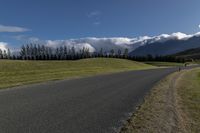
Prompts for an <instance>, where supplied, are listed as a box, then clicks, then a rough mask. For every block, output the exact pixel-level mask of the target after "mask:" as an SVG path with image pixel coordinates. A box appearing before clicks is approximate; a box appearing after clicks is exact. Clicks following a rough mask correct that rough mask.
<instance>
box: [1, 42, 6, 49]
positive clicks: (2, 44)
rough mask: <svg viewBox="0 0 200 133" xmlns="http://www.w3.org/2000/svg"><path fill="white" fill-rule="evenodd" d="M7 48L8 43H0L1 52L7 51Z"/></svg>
mask: <svg viewBox="0 0 200 133" xmlns="http://www.w3.org/2000/svg"><path fill="white" fill-rule="evenodd" d="M7 46H8V43H6V42H0V49H1V50H7Z"/></svg>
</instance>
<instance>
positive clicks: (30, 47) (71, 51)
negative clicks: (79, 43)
mask: <svg viewBox="0 0 200 133" xmlns="http://www.w3.org/2000/svg"><path fill="white" fill-rule="evenodd" d="M97 57H104V58H122V59H129V60H135V61H164V62H185V60H184V58H176V57H173V56H152V55H147V56H130V55H129V51H128V49H124V50H123V51H122V50H120V49H118V50H117V51H115V50H114V49H111V50H110V51H104V50H103V48H101V49H100V50H99V51H97V52H92V53H91V52H89V49H88V48H86V47H83V48H82V49H80V50H79V51H76V49H75V47H71V48H69V47H66V46H60V47H57V48H51V47H47V46H45V45H39V44H37V45H36V44H27V45H22V47H21V49H20V51H19V53H18V54H14V53H13V54H12V53H11V51H10V49H7V50H1V49H0V59H11V60H78V59H84V58H97Z"/></svg>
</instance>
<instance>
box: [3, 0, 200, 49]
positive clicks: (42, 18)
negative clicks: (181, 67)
mask: <svg viewBox="0 0 200 133" xmlns="http://www.w3.org/2000/svg"><path fill="white" fill-rule="evenodd" d="M199 6H200V1H199V0H1V1H0V42H7V43H9V44H12V45H14V46H17V45H20V44H21V43H23V42H25V39H27V38H28V39H33V40H34V39H35V40H37V38H39V39H41V40H63V39H71V38H84V37H137V36H145V35H148V36H154V35H159V34H163V33H168V34H169V33H173V32H183V33H187V34H192V33H196V32H199V31H200V28H199V27H198V25H199V24H200V8H199ZM1 28H3V30H1ZM6 28H7V30H5V29H6ZM12 30H13V31H12Z"/></svg>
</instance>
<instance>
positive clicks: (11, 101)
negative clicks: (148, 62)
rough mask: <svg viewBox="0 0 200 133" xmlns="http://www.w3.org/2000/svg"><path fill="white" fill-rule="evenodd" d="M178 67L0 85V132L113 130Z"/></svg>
mask: <svg viewBox="0 0 200 133" xmlns="http://www.w3.org/2000/svg"><path fill="white" fill-rule="evenodd" d="M177 70H178V69H177V68H164V69H154V70H142V71H130V72H122V73H115V74H109V75H100V76H94V77H88V78H81V79H73V80H63V81H56V82H54V81H53V82H48V83H43V84H37V85H29V86H23V87H16V88H12V89H4V90H0V133H112V132H118V131H119V129H120V126H122V124H123V121H125V120H127V119H128V117H129V116H130V113H131V112H133V111H134V110H135V108H136V106H137V105H138V104H139V103H140V102H141V100H142V99H143V98H144V96H145V94H146V93H148V92H149V90H150V89H151V88H152V87H153V86H154V85H155V83H156V82H158V81H159V80H160V79H162V78H163V77H165V76H166V75H168V74H170V73H172V72H174V71H177Z"/></svg>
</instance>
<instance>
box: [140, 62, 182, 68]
mask: <svg viewBox="0 0 200 133" xmlns="http://www.w3.org/2000/svg"><path fill="white" fill-rule="evenodd" d="M144 63H146V64H149V65H153V66H158V67H170V66H183V65H184V64H183V63H176V62H159V61H152V62H144Z"/></svg>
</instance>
